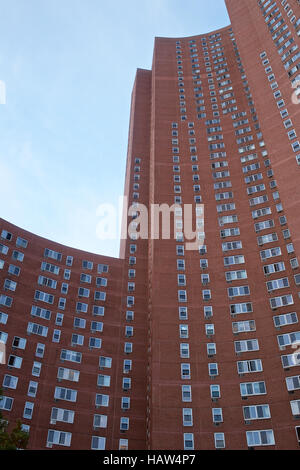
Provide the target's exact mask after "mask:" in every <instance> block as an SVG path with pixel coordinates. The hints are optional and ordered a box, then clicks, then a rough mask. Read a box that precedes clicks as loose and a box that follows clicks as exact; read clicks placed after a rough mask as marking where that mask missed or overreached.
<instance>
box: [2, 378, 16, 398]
mask: <svg viewBox="0 0 300 470" xmlns="http://www.w3.org/2000/svg"><path fill="white" fill-rule="evenodd" d="M18 380H19V379H18V377H14V376H13V375H8V374H5V375H4V377H3V382H2V387H4V388H12V389H14V390H15V389H16V388H17V385H18ZM0 401H1V400H0Z"/></svg>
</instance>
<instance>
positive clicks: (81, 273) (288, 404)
mask: <svg viewBox="0 0 300 470" xmlns="http://www.w3.org/2000/svg"><path fill="white" fill-rule="evenodd" d="M226 4H227V8H228V12H229V15H230V18H231V25H230V26H228V27H225V28H222V29H220V30H217V31H214V32H210V33H207V34H202V35H199V36H193V37H188V38H171V39H169V38H156V39H155V45H154V56H153V65H152V70H151V71H150V70H141V69H139V70H138V71H137V74H136V80H135V84H134V88H133V93H132V105H131V120H130V129H129V143H128V155H127V169H126V177H125V191H124V192H125V196H126V197H127V199H128V205H129V207H130V212H129V213H127V210H126V211H125V215H124V221H125V222H126V224H127V225H129V224H130V225H131V226H134V224H137V227H136V228H137V231H139V226H138V221H139V220H140V219H139V215H140V208H141V205H143V207H146V208H147V209H148V212H149V214H151V210H152V208H153V207H158V208H161V209H162V206H163V205H164V207H165V208H166V207H168V208H170V207H171V206H173V205H174V204H176V205H177V208H176V209H175V214H174V216H175V217H173V216H172V217H171V222H172V227H171V231H170V237H169V238H163V237H162V236H160V237H158V238H156V237H153V236H151V235H153V233H151V226H152V225H151V223H152V222H153V217H152V216H151V215H150V217H149V219H148V223H149V224H148V236H143V237H138V236H134V235H131V236H130V237H128V238H127V239H124V240H122V241H121V247H120V258H119V259H113V258H107V257H102V256H97V255H94V254H90V253H86V252H83V251H80V250H74V249H72V248H68V247H65V246H61V245H59V244H56V243H54V242H51V241H49V240H45V239H43V238H41V237H38V236H36V235H33V234H30V233H28V232H25V231H24V230H22V229H19V228H18V227H15V226H13V225H12V224H10V223H8V222H6V221H4V220H1V221H0V234H1V237H2V240H1V242H0V268H1V270H0V288H1V289H2V290H1V292H0V306H1V312H0V341H2V343H3V344H5V355H6V357H5V360H3V364H2V365H0V374H1V379H0V386H1V387H2V388H3V394H4V400H2V402H1V405H0V406H1V408H2V409H3V413H4V414H5V416H6V417H7V419H8V420H9V421H10V422H12V423H13V421H14V420H15V419H16V418H19V417H21V418H22V420H23V423H24V424H25V426H26V427H27V429H28V430H29V433H30V439H29V447H30V448H32V449H43V448H46V447H47V448H50V447H51V448H54V449H55V448H57V449H60V448H62V446H63V447H65V448H71V449H111V450H114V449H124V450H125V449H130V450H135V449H165V450H166V449H173V450H175V449H184V450H194V449H195V450H198V449H222V448H226V449H247V448H259V449H260V448H261V449H264V448H266V449H270V448H271V449H297V448H298V446H299V442H300V425H298V424H297V421H296V419H297V418H299V417H300V352H299V354H298V352H297V351H298V348H299V347H300V344H298V343H299V342H300V329H299V316H300V308H299V307H300V299H299V294H300V289H299V285H300V267H299V255H300V237H299V228H300V216H299V215H298V211H297V208H298V205H299V202H300V185H299V181H300V173H298V172H299V171H300V143H299V133H300V104H299V99H298V98H299V96H298V95H297V88H296V87H297V83H298V81H300V52H299V51H300V48H299V45H300V39H299V36H300V19H299V1H296V0H289V3H287V1H286V0H283V1H278V0H276V1H273V0H266V1H256V0H253V1H252V2H251V7H250V4H249V1H246V0H239V2H237V1H235V0H226ZM186 207H189V208H192V214H193V219H194V222H195V227H194V228H195V232H196V238H197V240H201V239H202V238H203V233H205V239H204V242H203V243H199V246H198V247H197V249H189V246H188V244H187V242H188V240H187V238H186V233H185V224H184V216H185V210H186ZM203 213H204V227H203V225H202V224H201V223H200V222H199V220H198V222H197V217H198V216H199V215H201V216H202V215H203ZM173 218H175V219H176V220H175V222H174V221H173ZM173 222H174V223H173ZM2 357H3V355H2Z"/></svg>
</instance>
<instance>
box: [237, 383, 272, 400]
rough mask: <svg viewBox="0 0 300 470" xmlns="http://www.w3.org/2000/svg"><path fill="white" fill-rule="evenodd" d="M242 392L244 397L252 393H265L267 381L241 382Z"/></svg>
mask: <svg viewBox="0 0 300 470" xmlns="http://www.w3.org/2000/svg"><path fill="white" fill-rule="evenodd" d="M240 392H241V396H242V397H247V396H252V395H265V394H266V393H267V391H266V385H265V382H246V383H241V384H240Z"/></svg>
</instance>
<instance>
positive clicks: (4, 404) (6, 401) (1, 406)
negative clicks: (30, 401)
mask: <svg viewBox="0 0 300 470" xmlns="http://www.w3.org/2000/svg"><path fill="white" fill-rule="evenodd" d="M13 401H14V399H13V398H10V397H6V396H4V395H2V397H1V400H0V410H5V411H11V410H12V406H13Z"/></svg>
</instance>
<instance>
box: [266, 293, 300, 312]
mask: <svg viewBox="0 0 300 470" xmlns="http://www.w3.org/2000/svg"><path fill="white" fill-rule="evenodd" d="M270 304H271V308H272V309H276V308H279V307H284V306H285V305H293V304H294V299H293V296H292V295H291V294H288V295H283V296H281V297H273V298H271V299H270Z"/></svg>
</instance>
